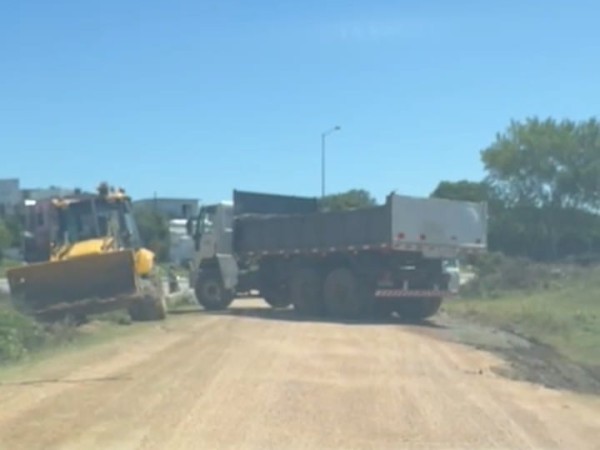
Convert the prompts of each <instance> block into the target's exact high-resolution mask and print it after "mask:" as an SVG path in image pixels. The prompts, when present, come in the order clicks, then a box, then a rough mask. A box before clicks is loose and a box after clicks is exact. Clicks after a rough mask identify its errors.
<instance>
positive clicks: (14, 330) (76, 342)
mask: <svg viewBox="0 0 600 450" xmlns="http://www.w3.org/2000/svg"><path fill="white" fill-rule="evenodd" d="M88 319H89V320H88V322H87V323H86V324H84V325H82V326H80V325H78V324H75V323H73V322H70V321H68V320H65V321H60V322H53V323H40V322H38V321H36V320H35V319H34V318H32V317H30V316H27V315H24V314H22V313H20V312H18V311H16V310H15V309H14V308H13V307H12V305H11V303H10V299H9V298H8V296H6V295H5V294H3V293H0V366H6V365H13V364H14V363H16V362H19V361H27V360H30V359H32V357H35V356H36V355H38V354H48V353H53V352H56V351H58V350H63V349H65V348H66V347H79V346H81V345H85V344H86V343H88V342H92V341H97V340H98V339H104V338H108V337H111V336H113V335H118V334H119V333H121V331H120V330H119V329H123V331H124V332H126V331H125V330H127V329H129V328H131V327H124V326H122V325H129V324H131V319H130V317H129V314H128V313H127V311H124V310H119V311H113V312H109V313H105V314H98V315H93V316H90V317H89V318H88Z"/></svg>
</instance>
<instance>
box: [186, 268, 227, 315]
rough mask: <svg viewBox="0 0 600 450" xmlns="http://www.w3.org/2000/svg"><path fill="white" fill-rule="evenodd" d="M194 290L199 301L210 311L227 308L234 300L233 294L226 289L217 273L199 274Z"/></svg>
mask: <svg viewBox="0 0 600 450" xmlns="http://www.w3.org/2000/svg"><path fill="white" fill-rule="evenodd" d="M194 291H195V293H196V298H197V299H198V303H200V304H201V305H202V306H203V307H204V309H206V310H208V311H218V310H222V309H227V308H228V307H229V305H231V302H233V295H232V294H231V292H228V291H227V290H225V287H224V286H223V283H222V282H221V278H220V277H219V276H217V275H212V274H201V275H198V277H197V278H196V286H195V287H194Z"/></svg>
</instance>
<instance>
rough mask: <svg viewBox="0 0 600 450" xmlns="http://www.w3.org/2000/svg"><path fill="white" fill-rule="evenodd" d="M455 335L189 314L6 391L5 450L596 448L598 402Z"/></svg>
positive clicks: (248, 311) (1, 398)
mask: <svg viewBox="0 0 600 450" xmlns="http://www.w3.org/2000/svg"><path fill="white" fill-rule="evenodd" d="M449 328H450V327H448V326H445V325H443V324H435V323H433V324H429V325H426V326H414V325H402V324H398V323H375V324H352V323H327V322H311V321H298V320H295V319H294V316H293V315H291V314H290V313H289V312H287V311H281V312H279V311H271V310H268V309H266V308H264V307H263V306H262V303H261V302H260V301H245V302H237V303H236V304H235V305H234V309H233V310H232V311H231V312H229V313H223V314H208V313H199V312H191V313H189V314H181V315H178V316H175V317H172V318H171V319H170V320H169V321H168V322H167V324H166V325H163V326H156V327H153V328H150V329H149V330H148V331H147V332H144V333H140V334H135V335H132V336H128V337H126V338H123V339H122V340H120V341H119V342H112V343H106V344H102V345H99V346H97V347H93V348H90V349H87V350H86V352H82V353H79V354H69V355H65V356H64V357H63V356H59V357H57V358H55V359H53V360H51V361H48V362H47V363H44V364H42V365H39V366H36V367H35V368H34V369H30V370H24V371H23V372H21V373H19V374H17V375H13V376H12V377H11V379H8V380H5V381H4V382H3V383H2V384H0V404H2V409H1V410H0V448H1V449H7V450H8V449H10V450H15V449H28V450H29V449H31V450H35V449H90V450H93V449H144V450H146V449H174V450H177V449H198V448H207V449H208V448H210V449H228V448H232V449H233V448H235V449H269V448H273V449H313V448H323V449H336V448H340V449H342V448H343V449H352V448H361V449H362V448H365V449H366V448H373V449H384V448H385V449H398V448H443V449H449V448H519V449H528V448H544V449H550V448H557V449H559V448H560V449H564V448H569V449H600V439H598V436H600V398H597V397H593V396H584V395H579V394H575V393H571V392H564V391H558V390H551V389H547V388H545V387H542V386H539V385H537V384H533V383H529V382H524V381H516V380H511V379H508V378H506V377H504V376H502V375H501V374H499V373H498V370H499V369H501V368H503V367H504V368H505V369H508V366H507V365H506V364H505V363H504V362H503V360H502V359H500V358H499V357H497V356H495V355H493V354H491V353H488V352H485V351H481V350H478V349H474V348H472V347H469V346H466V345H464V344H461V343H458V342H452V341H451V338H450V334H451V333H450V332H449V331H448V329H449Z"/></svg>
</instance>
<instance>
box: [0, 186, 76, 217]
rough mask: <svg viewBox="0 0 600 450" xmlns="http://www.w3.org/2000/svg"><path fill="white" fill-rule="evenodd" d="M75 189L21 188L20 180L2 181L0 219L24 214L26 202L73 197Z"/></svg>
mask: <svg viewBox="0 0 600 450" xmlns="http://www.w3.org/2000/svg"><path fill="white" fill-rule="evenodd" d="M74 193H75V189H66V188H61V187H58V186H50V187H48V188H34V189H24V188H21V183H20V180H19V179H18V178H8V179H1V180H0V217H4V216H11V215H18V214H22V212H23V205H24V202H25V200H35V201H40V200H47V199H50V198H56V197H65V196H68V195H73V194H74Z"/></svg>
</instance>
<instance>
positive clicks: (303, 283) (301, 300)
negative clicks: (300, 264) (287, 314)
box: [290, 268, 323, 316]
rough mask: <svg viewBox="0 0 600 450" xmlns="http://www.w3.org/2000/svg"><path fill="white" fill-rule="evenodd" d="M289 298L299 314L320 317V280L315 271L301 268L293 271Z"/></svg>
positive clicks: (321, 307)
mask: <svg viewBox="0 0 600 450" xmlns="http://www.w3.org/2000/svg"><path fill="white" fill-rule="evenodd" d="M290 297H291V299H292V304H293V305H294V309H295V310H296V311H297V312H298V313H299V314H302V315H308V316H315V315H320V313H321V312H322V310H323V305H322V301H321V280H320V279H319V275H318V274H317V272H316V270H314V269H309V268H301V269H296V270H295V271H294V273H293V274H292V279H291V282H290Z"/></svg>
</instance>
